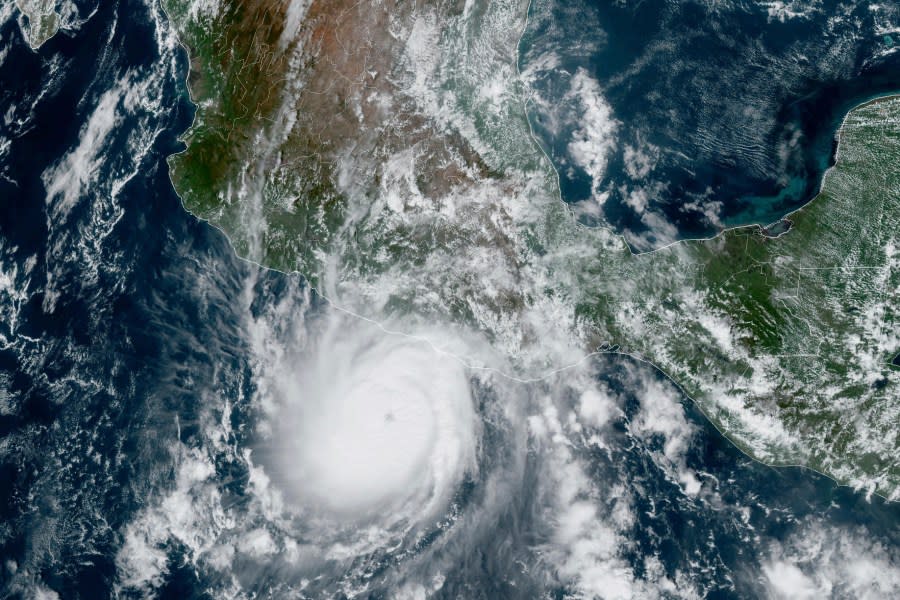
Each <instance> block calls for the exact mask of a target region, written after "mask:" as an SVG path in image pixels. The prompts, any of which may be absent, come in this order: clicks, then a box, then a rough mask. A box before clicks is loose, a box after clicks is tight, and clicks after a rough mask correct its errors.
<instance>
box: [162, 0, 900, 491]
mask: <svg viewBox="0 0 900 600" xmlns="http://www.w3.org/2000/svg"><path fill="white" fill-rule="evenodd" d="M531 5H532V2H531V1H529V2H528V6H527V9H526V14H525V19H524V21H523V27H522V31H521V33H520V35H519V38H518V41H517V45H516V48H515V51H516V60H515V65H516V74H517V76H518V77H519V78H520V81H521V72H520V64H519V56H520V52H519V44H520V43H521V40H522V36H523V35H524V33H525V30H526V28H527V26H528V18H529V14H528V11H530V8H531ZM163 11H164V14H166V18H167V20H169V26H170V27H173V26H172V24H171V19H169V15H168V13H167V12H166V10H165V8H163ZM172 34H173V35H175V36H176V39H177V40H178V43H179V44H180V45H181V46H182V47H183V48H184V51H185V54H186V56H187V64H188V65H189V64H190V60H191V55H190V49H189V48H188V47H187V45H186V44H185V43H184V42H183V41H182V40H181V36H179V35H178V34H177V32H176V31H175V30H174V27H173V30H172ZM183 83H184V85H185V89H186V91H187V93H188V97H189V99H190V101H191V102H192V103H193V104H194V105H195V106H196V102H195V100H194V95H193V91H192V90H191V87H190V84H189V73H187V74H185V79H184V81H183ZM898 97H900V94H896V93H895V94H886V95H881V96H879V97H878V98H874V99H867V100H866V101H865V102H863V103H860V104H858V105H855V106H854V107H853V108H851V109H850V110H848V111H847V113H846V114H845V115H844V116H843V118H842V120H841V126H840V127H839V128H838V130H837V131H836V132H835V136H836V138H837V147H836V150H835V160H834V163H835V164H834V165H832V166H830V167H829V168H828V169H826V171H825V173H824V174H823V176H822V181H821V182H820V184H819V189H818V191H817V193H816V194H815V195H814V196H813V197H811V198H810V199H809V200H808V201H807V202H806V203H804V204H803V205H802V206H800V207H798V208H796V209H794V210H792V211H791V212H789V213H787V214H785V215H784V216H783V217H782V218H783V219H785V218H788V217H790V216H791V215H794V214H796V213H797V212H799V211H801V210H803V209H804V208H806V207H808V206H809V205H810V204H811V203H812V202H815V200H816V199H817V198H818V197H819V196H820V195H821V193H822V187H823V186H824V183H825V181H826V178H827V176H828V173H829V172H830V171H831V170H832V169H833V168H834V166H836V165H837V163H838V161H839V160H840V151H841V145H842V140H841V133H842V130H843V128H844V124H845V123H846V120H847V118H848V117H849V116H850V114H851V113H853V112H854V111H856V110H858V109H860V108H862V107H864V106H866V105H868V104H870V103H873V102H882V101H886V100H888V99H891V98H898ZM520 100H521V101H522V102H523V104H522V107H523V108H524V109H526V110H525V119H526V122H527V123H528V129H529V134H530V135H531V137H532V139H531V143H532V144H534V145H535V146H536V147H537V148H538V150H539V151H540V154H541V155H542V156H543V157H544V158H545V159H546V160H547V164H548V166H549V167H550V168H551V169H552V170H553V174H554V175H555V177H556V198H555V201H558V202H560V203H562V204H563V205H564V206H565V208H566V212H567V214H568V215H569V217H570V218H571V219H572V221H573V222H574V224H575V225H576V226H580V227H584V228H585V229H598V228H602V229H604V230H606V231H607V232H609V233H611V234H612V235H613V236H615V237H616V238H618V239H619V240H620V243H621V244H622V245H623V246H624V247H626V248H628V250H629V253H630V255H631V256H632V257H635V256H642V255H644V254H647V255H650V254H654V253H657V252H659V251H661V250H666V249H669V248H670V247H674V246H677V245H679V244H688V243H691V242H707V241H713V240H715V239H717V238H721V237H723V236H725V235H726V234H728V233H729V232H732V231H737V230H754V231H759V230H761V229H763V228H764V226H763V225H761V224H759V223H750V224H743V225H736V226H733V227H727V228H723V229H722V230H720V231H717V232H716V233H715V234H714V235H711V236H709V237H701V238H685V239H679V240H676V241H674V242H672V243H670V244H667V245H665V246H661V247H659V248H654V249H652V250H649V251H646V252H635V251H634V250H633V249H632V247H631V245H630V244H628V242H627V241H626V240H625V238H624V236H623V235H622V234H619V233H617V232H615V231H613V230H612V229H611V228H610V227H609V226H608V225H607V224H604V225H599V226H597V227H593V226H589V225H585V224H583V223H581V222H580V221H579V220H578V219H577V216H576V215H575V213H574V211H572V209H571V207H570V206H569V205H568V204H566V203H565V201H564V200H563V199H562V194H561V189H560V186H559V172H558V170H557V169H556V168H555V166H554V165H553V163H552V161H551V160H550V158H549V156H547V154H546V152H545V151H544V149H543V148H542V146H541V144H540V143H539V142H538V141H537V139H536V137H535V134H534V130H533V126H532V123H531V120H530V119H528V117H527V103H528V102H529V99H528V98H527V97H525V98H521V99H520ZM196 118H197V113H196V111H195V113H194V115H193V118H192V122H191V125H190V126H189V127H188V128H187V129H185V131H184V132H182V133H181V134H179V135H178V136H177V139H178V140H179V141H181V142H182V143H185V142H184V140H185V139H187V136H188V133H189V132H190V130H191V129H192V128H193V127H194V126H195V125H196ZM182 152H184V150H182ZM179 153H180V152H179ZM179 153H174V154H172V155H170V156H169V157H166V160H167V163H168V162H169V160H170V159H171V156H176V155H177V154H179ZM168 176H169V180H170V184H171V185H172V188H173V190H174V191H175V193H176V195H177V196H178V198H179V200H180V201H181V204H182V206H183V208H184V209H185V211H186V212H187V213H188V214H190V215H191V216H193V217H194V218H197V219H198V220H199V221H203V222H205V223H207V224H209V225H211V226H213V227H214V228H215V229H217V230H218V231H220V232H221V233H222V234H223V235H224V236H225V239H226V240H228V242H229V245H230V247H231V248H232V250H233V251H234V252H235V256H237V257H238V258H240V259H241V260H244V261H247V262H248V263H250V264H253V265H254V266H256V267H258V268H262V269H266V270H272V271H274V272H279V273H285V274H289V275H298V276H300V277H302V278H304V279H305V280H306V281H309V277H308V275H307V274H305V273H303V272H300V271H297V270H293V271H283V270H279V269H277V268H275V267H271V266H267V265H264V264H262V263H260V262H258V261H255V260H253V259H251V258H248V257H246V256H242V255H240V254H239V253H238V252H237V249H236V247H235V245H234V243H233V241H232V240H231V238H230V237H229V234H228V233H227V232H226V231H225V230H224V229H222V228H221V227H220V226H219V225H217V224H215V223H213V222H211V221H210V220H208V219H205V218H202V217H199V216H198V215H196V214H195V213H193V212H192V211H191V210H190V209H189V208H188V207H187V205H186V204H185V201H184V197H183V196H182V194H181V193H180V192H179V190H178V189H177V188H176V187H175V185H174V182H173V181H172V178H171V171H170V172H169V174H168ZM788 233H790V231H787V232H784V233H782V234H781V235H779V236H776V237H781V236H783V235H787V234H788ZM311 287H312V289H313V290H314V291H315V293H316V294H317V295H318V296H319V297H320V298H322V299H323V300H325V301H326V302H328V303H329V305H331V306H332V307H333V308H335V309H336V310H339V311H341V312H344V313H346V314H348V315H351V316H354V317H356V318H359V319H363V320H365V321H367V322H370V323H373V324H375V325H377V326H378V327H379V328H380V329H381V330H382V331H384V332H385V333H386V334H390V335H401V336H408V337H416V336H409V334H406V333H404V332H401V331H394V330H391V329H389V328H388V327H386V326H385V325H384V324H383V323H381V322H379V321H377V320H375V319H371V318H369V317H366V316H363V315H360V314H357V313H355V312H353V311H351V310H349V309H348V308H345V307H342V306H340V305H339V304H338V303H337V302H336V301H334V300H332V299H331V298H329V297H328V296H326V295H325V294H324V293H322V291H321V290H320V289H318V288H317V287H315V286H311ZM417 339H419V340H420V341H425V342H428V343H429V344H431V345H432V347H434V344H433V343H432V342H431V341H430V340H425V339H422V338H417ZM443 353H444V354H448V355H449V356H450V357H452V358H453V359H454V360H458V361H459V362H461V363H462V364H463V365H464V366H465V367H466V368H467V369H471V370H480V371H490V372H492V373H495V374H497V375H498V376H501V377H504V378H507V379H510V380H514V381H517V382H522V383H530V382H537V381H542V380H546V379H548V378H550V377H553V376H555V375H557V374H559V373H561V372H564V371H566V370H569V369H573V368H576V367H577V366H579V365H581V364H582V363H584V362H585V361H587V360H590V359H591V358H592V357H594V356H597V355H600V354H619V355H622V356H627V357H629V358H630V359H633V360H637V361H640V362H643V363H646V364H648V365H650V366H652V367H653V368H654V369H656V370H657V371H658V372H660V373H662V374H663V375H664V376H665V377H666V379H668V380H669V381H671V382H672V383H673V384H674V385H676V387H678V389H680V390H681V391H682V393H683V394H684V397H685V398H686V399H688V400H690V401H691V403H692V404H693V405H694V406H696V407H697V409H698V410H699V411H700V413H701V414H703V415H704V417H705V418H706V419H707V420H708V421H709V422H710V423H711V424H712V425H713V427H714V428H715V429H716V430H717V431H719V433H721V434H722V435H723V436H724V437H725V439H727V440H728V441H729V442H730V443H731V444H733V445H734V446H735V447H737V448H738V449H739V450H741V452H742V453H744V454H745V455H746V456H747V457H748V458H751V459H752V460H754V461H756V462H758V463H760V464H763V465H765V466H769V467H777V468H781V467H788V468H791V467H799V468H804V469H809V470H810V471H813V472H816V473H818V474H820V475H823V476H825V477H827V478H828V479H830V480H832V481H834V482H835V483H836V484H838V485H840V486H846V487H850V488H853V489H857V490H858V489H860V488H856V487H854V486H853V485H852V484H849V483H845V482H842V481H841V480H838V479H836V478H835V477H833V476H832V475H829V474H828V473H825V472H821V471H818V470H817V469H815V468H813V467H810V466H808V465H804V464H793V463H777V462H771V463H770V462H766V461H764V460H760V459H759V458H756V457H755V456H754V455H753V454H751V453H749V451H748V450H747V449H746V448H745V447H743V446H742V445H740V444H738V443H736V442H735V440H734V439H733V438H732V437H731V436H730V435H728V434H727V433H725V432H724V431H723V430H722V429H721V428H720V427H719V425H718V424H717V423H716V421H714V420H713V419H711V418H710V417H709V415H708V413H707V411H705V410H704V408H703V406H702V404H701V403H699V402H697V401H696V400H695V398H694V397H693V396H691V395H690V394H688V393H687V392H686V391H685V390H684V388H683V387H682V385H681V384H680V383H679V381H678V380H677V379H675V378H674V377H673V376H671V375H669V374H668V373H667V372H666V370H665V369H663V368H662V367H661V366H660V365H657V364H656V363H655V362H653V361H652V360H650V359H648V358H646V357H644V356H641V355H639V354H634V353H629V352H619V351H616V352H612V351H608V350H604V351H597V352H590V353H586V354H584V355H583V356H582V357H581V358H580V359H579V360H578V361H575V362H573V363H569V364H565V365H560V366H558V367H555V368H552V369H549V370H547V371H545V372H544V373H543V374H536V375H535V376H532V377H517V376H516V375H513V374H511V373H506V372H504V371H503V370H501V369H498V368H493V367H487V366H481V365H476V364H474V363H473V362H471V361H470V360H469V359H468V358H467V357H465V356H458V355H452V354H449V353H446V352H443ZM873 493H875V495H878V496H879V497H882V498H884V499H885V501H887V502H894V500H890V499H889V498H887V497H885V496H884V495H883V494H880V493H879V492H873Z"/></svg>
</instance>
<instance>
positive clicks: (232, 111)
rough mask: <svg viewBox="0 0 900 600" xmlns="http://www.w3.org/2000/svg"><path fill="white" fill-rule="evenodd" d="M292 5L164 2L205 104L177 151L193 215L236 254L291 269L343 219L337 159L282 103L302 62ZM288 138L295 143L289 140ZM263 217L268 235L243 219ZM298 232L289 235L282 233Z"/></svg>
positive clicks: (194, 94) (191, 83) (178, 177)
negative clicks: (290, 24) (327, 157)
mask: <svg viewBox="0 0 900 600" xmlns="http://www.w3.org/2000/svg"><path fill="white" fill-rule="evenodd" d="M289 5H290V3H287V2H281V1H280V0H247V1H237V2H222V3H209V4H197V3H191V2H184V1H182V0H163V7H164V8H165V10H166V13H167V14H168V16H169V18H170V21H171V22H172V24H173V25H174V26H175V28H176V30H177V32H178V35H179V39H180V40H181V42H182V43H183V44H184V45H185V46H186V47H187V48H188V51H189V56H190V70H189V75H188V88H189V90H190V93H191V98H192V100H193V101H194V103H195V104H196V106H197V112H196V115H195V120H194V123H193V126H192V127H191V129H190V131H189V132H188V134H187V135H186V137H185V142H186V143H187V148H186V150H185V151H184V152H182V153H180V154H177V155H175V156H173V157H171V158H170V161H169V165H170V173H171V177H172V181H173V183H174V184H175V187H176V189H177V190H178V191H179V193H180V194H181V195H182V196H183V198H185V201H186V204H187V207H188V208H189V210H190V211H191V212H192V213H194V214H195V215H197V216H199V217H201V218H203V219H207V220H209V221H210V222H212V223H213V224H215V225H217V226H218V227H220V228H222V229H223V230H224V231H225V232H226V233H227V234H228V235H229V238H230V239H231V240H232V242H233V243H234V245H235V247H236V249H237V251H238V252H239V253H241V254H242V255H244V256H248V257H251V258H253V259H254V260H258V261H260V262H262V263H265V264H267V265H270V266H273V267H277V268H279V269H283V270H294V269H309V270H312V269H313V268H314V267H312V265H314V264H315V259H314V257H313V253H314V252H315V250H317V249H318V248H319V247H320V246H322V245H324V244H325V243H327V240H328V237H329V233H330V228H329V226H330V227H331V228H333V227H334V226H335V225H336V223H337V222H339V220H340V209H341V207H340V205H339V203H338V202H337V201H336V193H335V192H334V190H333V188H332V186H331V185H330V182H331V181H332V177H331V170H330V165H329V164H328V163H327V162H326V161H324V160H321V158H319V157H320V156H321V151H322V148H320V147H319V146H318V143H317V140H316V138H315V136H314V135H309V134H308V132H305V131H304V130H302V128H301V127H299V126H298V127H295V128H294V127H292V126H293V124H294V123H293V120H292V118H291V115H288V114H285V113H284V111H283V110H281V109H282V107H283V106H284V105H285V104H286V103H287V104H288V105H290V102H289V99H288V98H286V96H287V95H289V93H290V86H289V85H285V81H286V79H287V77H288V76H289V74H293V75H294V76H295V77H296V76H297V74H298V73H299V72H302V70H303V69H304V68H308V67H310V66H311V64H310V63H312V62H313V61H312V59H311V58H309V57H307V58H306V60H307V64H303V63H302V62H298V61H300V60H301V59H300V58H299V57H298V56H296V53H295V50H296V39H298V38H299V37H300V36H302V35H308V34H309V32H308V31H302V32H301V31H298V32H297V33H296V36H284V35H283V34H284V28H285V26H286V23H287V21H288V15H287V10H288V6H289ZM288 137H290V140H289V143H285V141H286V140H287V138H288ZM248 221H258V222H264V223H266V224H267V225H268V226H267V227H265V228H264V231H265V232H264V233H263V238H264V239H255V238H254V237H253V236H252V235H250V230H249V229H248V228H247V227H245V226H243V225H242V224H245V223H246V222H248ZM281 231H290V232H291V233H292V235H291V236H289V237H285V236H281V235H280V233H279V232H281Z"/></svg>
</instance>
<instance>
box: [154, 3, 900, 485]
mask: <svg viewBox="0 0 900 600" xmlns="http://www.w3.org/2000/svg"><path fill="white" fill-rule="evenodd" d="M164 5H165V7H166V9H167V12H168V14H169V15H170V18H171V21H172V24H173V26H174V28H175V31H176V32H177V35H178V36H179V38H180V39H181V40H182V42H183V43H184V44H185V46H186V47H187V49H188V51H189V55H190V65H191V66H190V75H189V78H188V88H189V90H190V93H191V96H192V99H193V101H194V102H195V103H196V105H197V115H196V118H195V122H194V124H193V126H192V127H191V129H190V130H189V131H188V132H187V134H186V135H185V138H184V140H185V142H186V150H185V151H184V152H183V153H181V154H178V155H176V156H174V157H172V159H171V161H170V165H171V174H172V180H173V183H174V185H175V187H176V190H177V191H178V192H179V194H180V195H181V197H182V199H183V202H184V204H185V207H186V208H187V209H188V210H189V211H191V212H192V213H194V214H196V215H198V216H199V217H201V218H204V219H207V220H209V221H210V222H211V223H212V224H214V225H216V226H217V227H219V228H221V229H222V230H223V231H224V232H225V233H226V234H227V235H228V237H229V238H230V239H231V240H232V242H233V243H234V245H235V247H236V249H237V251H238V252H239V254H241V255H242V256H244V257H246V258H248V259H250V260H253V261H256V262H258V263H260V264H262V265H265V266H267V267H271V268H275V269H279V270H282V271H296V272H299V273H301V274H302V275H303V276H304V277H306V278H307V279H308V280H309V281H310V282H311V283H312V284H313V285H314V286H316V288H317V289H318V290H319V291H320V292H321V293H322V294H323V295H324V296H326V297H328V298H329V299H330V300H331V301H332V302H334V303H335V304H336V305H338V306H341V307H342V308H344V309H346V310H350V311H353V312H355V313H357V314H359V315H362V316H365V317H367V318H371V319H373V320H377V321H382V322H390V323H391V324H392V327H394V328H402V327H403V326H404V324H407V325H408V326H409V327H410V328H412V327H413V326H414V325H415V324H417V323H428V322H434V321H435V320H439V321H441V322H448V323H452V324H454V325H455V326H457V327H460V328H465V329H466V330H468V331H471V332H473V335H477V336H480V337H481V338H484V339H486V340H488V341H489V343H490V344H491V346H492V347H494V348H496V349H498V351H499V352H500V354H501V356H502V358H500V359H498V364H492V365H491V366H493V367H495V368H498V369H505V370H507V371H508V372H510V373H514V374H516V376H518V377H520V378H523V379H527V378H530V377H538V376H541V375H542V374H544V373H547V372H550V371H552V370H554V369H558V368H560V367H564V366H566V365H572V364H577V363H578V361H579V358H580V357H583V356H584V355H585V354H587V353H591V352H598V351H600V352H619V353H624V354H628V355H630V356H634V357H637V358H640V359H642V360H646V361H649V362H651V363H652V364H654V365H656V366H657V367H659V368H660V369H661V370H663V371H664V372H665V373H667V374H668V375H669V376H670V377H671V378H672V379H673V380H674V381H675V382H677V383H678V384H679V385H680V386H681V387H682V388H683V389H684V391H685V393H686V394H688V395H689V396H690V397H691V398H693V399H694V400H695V401H696V402H697V404H698V405H699V406H700V407H701V408H702V410H703V411H704V412H705V413H706V414H707V415H708V417H709V418H710V419H711V420H712V422H713V423H715V424H716V425H717V426H718V427H719V428H720V429H721V430H722V431H723V432H724V433H725V434H726V435H727V436H728V437H729V438H730V439H731V440H732V441H733V442H734V443H736V444H737V445H738V446H739V447H741V448H742V449H744V450H745V451H746V452H747V453H748V454H749V455H751V456H753V457H755V458H757V459H759V460H762V461H765V462H767V463H770V464H797V465H804V466H807V467H810V468H813V469H816V470H818V471H821V472H823V473H826V474H828V475H829V476H831V477H833V478H835V479H837V480H838V481H840V482H842V483H846V484H849V485H853V486H855V487H858V488H863V489H866V490H868V491H869V492H873V493H878V494H881V495H883V496H885V497H888V498H891V499H895V500H896V499H900V463H898V460H897V450H898V448H900V431H898V430H897V427H896V424H897V423H898V422H900V402H898V401H897V398H898V385H900V371H898V368H897V367H896V366H895V365H892V364H891V361H892V359H893V357H894V356H896V354H897V352H898V350H900V336H898V334H897V333H896V331H897V327H896V326H895V322H894V320H895V313H896V310H897V306H898V290H900V272H898V266H900V262H898V261H900V250H898V248H897V243H896V231H898V225H900V203H898V202H897V200H898V197H900V169H897V167H896V165H897V164H900V100H898V99H897V98H885V99H882V100H879V101H877V102H871V103H868V104H865V105H863V106H860V107H858V108H856V109H855V110H853V111H852V112H851V113H850V114H849V115H848V116H847V118H846V120H845V122H844V124H843V126H842V128H841V131H840V146H839V153H838V156H837V162H836V165H835V166H834V168H832V169H831V170H830V171H829V172H828V173H827V175H826V176H825V179H824V182H823V186H822V190H821V193H820V194H819V195H818V196H817V197H816V198H815V199H814V200H813V201H812V202H810V203H809V204H808V205H807V206H805V207H804V208H802V209H801V210H799V211H796V212H795V213H792V214H791V215H789V216H787V219H789V221H790V223H791V226H790V229H789V230H788V231H786V232H784V231H776V232H773V231H768V230H766V229H764V228H762V227H760V226H749V227H743V228H738V229H733V230H728V231H725V232H723V233H722V234H721V235H719V236H717V237H715V238H714V239H710V240H699V241H685V242H680V243H677V244H673V245H671V246H668V247H666V248H663V249H660V250H658V251H655V252H652V253H646V254H640V255H634V254H633V253H632V252H631V250H630V249H629V247H628V245H627V244H626V243H625V242H624V241H623V239H622V238H621V237H620V236H618V235H615V234H613V233H612V232H610V231H608V230H606V229H604V228H594V229H591V228H585V227H583V226H581V225H579V224H578V223H577V221H576V219H574V218H573V215H572V213H571V211H570V210H569V209H568V208H567V207H566V205H565V204H564V203H563V202H562V201H561V200H560V196H559V189H558V182H557V178H556V173H555V171H553V169H552V167H551V165H550V162H549V161H548V160H547V158H546V156H544V155H543V154H542V152H541V150H540V148H539V146H538V144H537V143H536V141H535V140H534V139H533V137H532V135H531V130H530V127H529V124H528V120H527V118H526V110H525V108H526V103H527V101H528V97H527V86H525V85H524V84H523V76H522V74H520V73H519V72H518V68H517V51H516V45H517V42H518V39H519V36H520V35H521V32H522V29H523V27H524V24H525V19H526V15H527V8H528V2H527V1H526V0H507V1H500V2H492V3H489V4H483V3H480V2H465V3H464V2H438V3H435V4H433V5H429V6H420V5H418V4H417V3H403V2H397V3H394V2H382V3H378V4H372V5H370V4H367V3H359V4H357V3H353V2H343V1H339V2H323V1H319V0H312V1H311V2H300V1H295V2H281V1H274V0H268V1H255V2H254V1H251V2H239V1H227V2H224V3H222V4H219V5H216V4H210V3H196V4H192V3H190V2H186V1H184V0H164ZM776 233H777V234H780V235H775V234H776ZM471 360H472V362H473V363H477V364H481V363H480V362H479V361H481V362H484V359H483V358H479V357H473V358H472V359H471Z"/></svg>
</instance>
